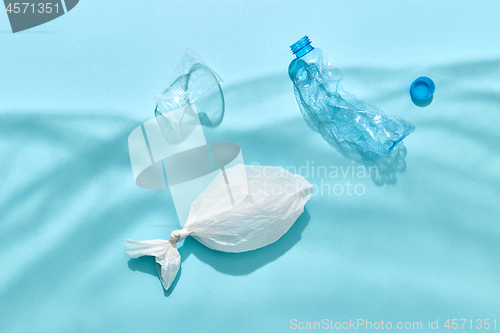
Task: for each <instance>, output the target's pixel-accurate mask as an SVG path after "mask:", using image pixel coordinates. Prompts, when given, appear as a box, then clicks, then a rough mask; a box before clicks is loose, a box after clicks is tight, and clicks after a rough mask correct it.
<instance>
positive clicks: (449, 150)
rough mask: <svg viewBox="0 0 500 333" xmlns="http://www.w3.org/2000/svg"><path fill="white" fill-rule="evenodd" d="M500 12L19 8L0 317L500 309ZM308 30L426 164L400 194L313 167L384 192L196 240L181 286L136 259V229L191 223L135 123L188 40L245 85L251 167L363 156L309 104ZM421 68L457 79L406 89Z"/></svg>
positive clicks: (408, 317) (254, 323)
mask: <svg viewBox="0 0 500 333" xmlns="http://www.w3.org/2000/svg"><path fill="white" fill-rule="evenodd" d="M306 11H307V15H308V16H309V17H310V18H311V19H310V20H308V22H307V23H304V24H300V25H299V24H296V18H297V17H299V16H303V15H304V12H306ZM499 11H500V3H499V2H498V1H493V0H491V1H481V2H464V1H462V2H457V1H439V2H436V1H422V0H421V1H399V0H392V1H389V0H388V1H380V2H375V1H325V2H317V3H314V2H313V1H310V2H307V3H305V2H303V1H302V2H295V3H290V2H285V1H276V2H270V1H256V2H235V1H216V2H202V1H183V2H180V1H178V2H172V1H170V2H169V1H151V0H147V1H141V2H132V1H117V0H110V1H106V2H103V1H97V0H85V1H84V0H82V1H80V4H79V5H78V6H76V7H75V8H74V9H73V10H72V11H71V12H70V13H68V14H67V15H64V16H62V17H61V18H59V19H56V20H54V21H52V22H49V23H47V24H45V25H42V26H40V27H37V28H35V29H33V30H30V31H27V32H25V33H19V34H15V35H13V34H11V33H8V31H9V30H10V27H9V25H8V21H7V15H6V14H3V16H2V15H0V32H2V33H0V63H1V66H0V77H1V80H0V98H1V100H0V120H1V121H0V156H1V163H0V175H2V177H3V179H2V182H1V183H0V268H1V269H0V313H1V316H0V330H1V331H2V332H27V331H33V332H69V331H82V332H91V331H92V332H97V331H102V332H138V331H139V332H169V331H174V332H236V331H237V332H284V331H289V330H290V328H289V327H290V320H291V319H297V320H298V321H303V322H305V321H320V320H322V319H325V318H326V319H330V320H333V321H334V322H335V321H349V319H352V320H356V319H358V318H363V319H368V320H370V321H373V322H375V321H381V320H384V321H392V322H394V323H396V322H398V321H401V322H407V321H410V322H413V321H421V322H423V324H424V328H426V327H427V323H428V320H429V319H432V320H433V321H434V320H435V319H438V318H439V324H440V331H443V330H446V329H445V328H443V327H442V325H443V324H444V321H445V320H446V319H448V318H449V319H453V318H468V319H474V320H476V319H485V318H490V319H495V318H496V319H497V322H498V321H499V320H500V313H499V312H500V311H499V309H500V255H499V251H500V243H499V237H500V226H499V220H500V219H499V217H500V209H499V205H498V203H499V199H500V172H499V165H500V149H499V142H500V135H499V131H498V128H499V127H500V122H499V120H498V119H499V110H500V108H499V107H500V97H499V96H500V43H498V31H499V28H500V23H499V21H498V12H499ZM305 34H308V35H309V36H311V38H312V39H313V40H314V42H315V43H316V44H317V45H321V46H322V49H323V51H324V52H325V53H326V54H328V55H329V58H330V60H331V61H332V63H333V64H334V65H335V66H337V67H339V68H341V69H342V71H343V73H344V76H345V80H344V81H343V83H344V87H345V89H346V90H347V91H350V92H352V93H353V94H355V95H357V96H359V97H360V98H363V99H365V100H366V101H367V102H369V103H371V104H373V105H376V106H377V107H380V108H381V109H383V110H385V111H386V112H387V113H388V114H394V115H398V116H401V117H403V118H405V119H407V120H408V121H410V122H411V123H413V124H414V125H415V126H416V131H415V132H414V133H413V134H412V135H411V136H410V137H408V138H407V139H406V140H405V145H406V147H407V149H408V155H407V158H406V163H407V170H406V172H405V173H403V174H399V175H398V179H397V183H396V184H395V185H392V186H383V187H377V186H375V185H374V184H373V183H372V181H371V180H370V179H369V178H358V177H351V176H349V175H346V177H345V178H344V177H343V175H342V174H341V172H340V171H339V172H340V175H339V178H330V177H327V178H325V177H324V176H322V177H317V174H315V175H314V176H313V175H312V173H311V172H310V174H309V175H306V174H305V172H303V175H305V176H308V177H307V178H308V180H309V181H310V182H311V183H314V184H316V185H319V186H320V187H321V185H322V183H321V182H322V181H323V184H328V185H330V186H334V185H335V184H345V183H346V181H348V180H349V181H350V182H351V183H354V184H358V183H359V184H362V185H363V186H364V187H365V193H364V194H363V195H361V196H357V195H352V196H349V195H347V194H345V193H344V194H343V195H340V196H336V195H334V194H331V195H315V196H314V197H313V198H312V199H311V200H310V202H309V203H308V204H307V206H306V209H307V212H306V213H305V214H304V215H303V216H302V217H301V218H300V219H299V220H298V221H297V223H296V225H295V226H294V227H293V228H292V229H291V230H290V231H289V233H287V234H286V235H285V236H284V237H283V238H282V239H281V240H279V241H278V242H276V243H274V244H272V245H270V246H269V247H266V248H263V249H260V250H258V251H253V252H249V253H244V254H226V253H219V252H214V251H211V250H208V249H206V248H205V247H203V246H202V245H200V244H199V243H197V242H196V241H194V240H193V239H190V238H188V239H187V240H186V241H185V242H184V245H183V246H182V247H181V248H180V252H181V256H182V259H183V260H184V261H183V264H182V268H181V272H180V275H181V278H180V279H179V280H178V282H177V283H176V285H175V288H173V291H172V292H169V293H167V294H164V292H163V289H162V286H161V284H160V282H159V280H158V278H157V272H156V269H155V267H154V259H152V258H149V259H150V260H148V259H138V260H130V259H129V258H128V256H127V255H126V254H125V250H124V240H125V239H127V238H132V239H154V238H167V237H168V236H169V234H170V232H171V231H172V230H174V229H176V228H177V226H178V222H177V217H176V216H175V210H174V206H173V203H172V201H171V198H170V195H169V193H168V191H154V190H144V189H141V188H139V187H137V186H136V185H135V184H134V181H133V177H132V172H131V168H130V161H129V157H128V149H127V137H128V134H129V133H130V132H131V131H132V130H133V129H134V128H135V127H136V126H138V125H139V124H141V123H142V122H144V121H146V120H149V119H150V118H152V117H153V110H154V106H155V101H154V98H153V96H154V95H155V94H157V93H158V92H159V91H160V90H161V89H162V88H163V87H164V84H165V82H166V80H167V78H168V77H169V76H170V74H171V73H172V71H173V69H174V68H175V65H176V64H177V62H178V60H179V59H180V57H181V50H182V47H183V46H190V47H191V48H193V49H194V50H195V51H196V52H197V53H199V54H200V55H201V56H202V57H203V58H205V60H206V61H207V62H208V63H209V64H210V65H211V66H212V67H213V68H214V69H215V70H216V71H217V72H218V73H219V74H220V75H221V77H222V78H223V79H224V81H225V83H224V85H223V89H224V93H225V97H226V116H225V119H224V121H223V122H222V124H221V125H220V126H219V127H218V128H215V129H210V130H207V131H206V132H205V134H206V136H207V138H208V139H209V140H211V141H229V142H234V143H237V144H239V145H240V147H241V148H242V150H243V152H244V158H245V161H246V162H247V163H252V162H258V163H261V164H263V165H280V166H284V167H286V166H295V167H296V168H297V169H298V168H299V167H300V166H305V165H307V164H308V163H309V166H311V165H312V163H313V162H314V165H315V166H328V167H331V166H337V167H339V168H340V167H341V166H342V167H344V168H347V167H349V166H352V165H353V164H352V162H351V161H349V160H346V159H345V158H343V157H342V156H341V155H340V154H339V153H337V152H336V151H335V150H334V149H332V148H331V147H329V146H328V144H327V143H326V142H324V140H323V139H322V138H321V136H319V135H317V133H314V132H313V131H311V130H310V129H309V128H308V127H307V125H306V124H305V122H304V120H303V119H302V116H301V114H300V111H299V109H298V106H297V105H296V102H295V98H294V95H293V87H292V83H291V82H290V81H289V78H288V76H287V66H288V64H289V63H290V61H291V59H292V54H291V53H290V51H289V49H288V46H289V45H291V44H292V43H293V42H295V41H296V40H297V39H298V38H300V37H302V36H304V35H305ZM418 36H426V37H425V38H417V37H418ZM257 50H258V51H259V56H258V57H256V56H255V53H256V52H257ZM421 75H426V76H429V77H432V78H433V80H434V81H435V82H436V86H437V87H439V94H436V96H435V98H434V101H433V102H432V104H431V105H429V106H428V107H426V108H417V107H416V106H415V105H413V104H412V103H411V100H410V99H409V98H408V89H409V85H410V84H411V82H412V81H413V80H414V79H415V78H416V77H418V76H421ZM310 170H311V168H310ZM302 171H304V169H303V170H302ZM325 186H326V185H325ZM324 189H326V187H324ZM161 225H163V226H161ZM165 225H167V226H165ZM498 329H500V327H498V324H497V330H498Z"/></svg>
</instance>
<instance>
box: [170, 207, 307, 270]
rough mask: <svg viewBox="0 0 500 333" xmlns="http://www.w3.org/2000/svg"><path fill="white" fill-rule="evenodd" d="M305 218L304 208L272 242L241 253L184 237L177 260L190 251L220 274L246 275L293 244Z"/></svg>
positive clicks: (303, 226)
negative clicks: (230, 251) (293, 221)
mask: <svg viewBox="0 0 500 333" xmlns="http://www.w3.org/2000/svg"><path fill="white" fill-rule="evenodd" d="M309 220H310V215H309V213H308V211H307V209H304V212H303V213H302V215H300V216H299V218H298V219H297V221H295V223H294V224H293V225H292V227H291V228H290V229H289V230H288V232H286V233H285V234H284V235H283V236H282V237H281V238H280V239H278V240H277V241H276V242H274V243H272V244H269V245H267V246H265V247H263V248H260V249H257V250H253V251H248V252H241V253H228V252H221V251H215V250H212V249H209V248H207V247H205V246H204V245H202V244H201V243H199V242H198V241H197V240H195V239H194V238H193V237H188V238H186V240H185V241H184V245H183V246H182V247H181V248H179V252H180V254H181V258H182V259H181V260H182V261H184V260H186V259H187V258H188V257H189V256H190V255H191V254H193V255H194V256H195V257H196V258H198V259H200V260H201V261H202V262H204V263H206V264H208V265H210V266H212V267H213V268H214V269H215V270H217V271H219V272H221V273H224V274H230V275H247V274H250V273H252V272H254V271H256V270H257V269H259V268H261V267H263V266H265V265H267V264H268V263H270V262H272V261H274V260H276V259H278V258H279V257H281V256H282V255H283V254H285V253H286V252H287V251H288V250H290V249H291V248H292V247H293V246H294V245H295V244H297V243H298V242H299V241H300V239H301V235H302V232H303V231H304V229H305V228H306V226H307V225H308V224H309ZM193 273H195V272H190V274H193Z"/></svg>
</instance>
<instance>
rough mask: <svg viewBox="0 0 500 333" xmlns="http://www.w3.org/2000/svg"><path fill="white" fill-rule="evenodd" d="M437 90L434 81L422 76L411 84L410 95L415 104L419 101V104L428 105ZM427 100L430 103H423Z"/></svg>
mask: <svg viewBox="0 0 500 333" xmlns="http://www.w3.org/2000/svg"><path fill="white" fill-rule="evenodd" d="M435 90H436V86H435V85H434V81H432V80H431V79H430V78H428V77H427V76H421V77H419V78H417V79H416V80H415V81H413V83H412V84H411V86H410V95H411V98H412V100H413V102H414V103H415V104H417V103H418V104H417V106H427V105H429V104H430V102H431V101H432V96H433V95H434V91H435ZM416 102H417V103H416ZM426 102H429V103H428V104H427V105H423V104H425V103H426Z"/></svg>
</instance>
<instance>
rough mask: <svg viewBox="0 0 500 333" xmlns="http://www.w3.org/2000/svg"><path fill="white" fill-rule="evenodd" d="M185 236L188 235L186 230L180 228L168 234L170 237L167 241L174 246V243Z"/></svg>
mask: <svg viewBox="0 0 500 333" xmlns="http://www.w3.org/2000/svg"><path fill="white" fill-rule="evenodd" d="M187 236H189V232H188V231H186V230H184V229H182V230H174V231H172V233H171V234H170V238H169V239H168V241H169V242H170V243H172V245H174V246H175V244H176V243H179V242H180V241H181V240H183V239H184V238H186V237H187Z"/></svg>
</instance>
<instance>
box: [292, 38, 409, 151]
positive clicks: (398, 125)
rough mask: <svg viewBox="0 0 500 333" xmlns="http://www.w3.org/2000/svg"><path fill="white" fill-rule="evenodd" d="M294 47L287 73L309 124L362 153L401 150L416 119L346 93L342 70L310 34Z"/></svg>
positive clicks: (338, 143) (342, 145) (346, 148)
mask: <svg viewBox="0 0 500 333" xmlns="http://www.w3.org/2000/svg"><path fill="white" fill-rule="evenodd" d="M290 48H291V49H292V52H293V53H294V54H295V55H296V56H297V58H296V59H294V60H292V62H291V63H290V66H289V68H288V74H289V76H290V79H291V80H292V81H293V85H294V88H295V97H296V100H297V103H298V104H299V107H300V111H301V112H302V115H303V117H304V119H305V121H306V122H307V124H308V125H309V127H311V128H312V129H313V130H315V131H317V132H319V133H320V134H321V135H322V136H323V138H324V139H325V140H326V141H327V142H329V143H330V144H331V145H335V146H338V147H340V150H344V151H352V150H353V149H352V148H354V149H355V150H357V151H358V152H359V154H360V155H361V157H362V158H363V159H366V158H379V157H389V158H391V155H392V154H393V152H394V151H398V153H397V154H398V155H399V150H400V149H402V148H404V146H402V140H403V139H404V138H405V137H407V136H408V135H409V134H410V133H412V132H413V131H414V130H415V127H414V126H413V125H411V124H409V123H407V122H406V121H404V120H403V119H401V118H399V117H396V116H388V115H386V114H384V112H383V111H382V110H380V109H378V108H376V107H374V106H372V105H370V104H368V103H366V102H365V101H363V100H361V99H359V98H357V97H356V96H354V95H352V94H349V93H347V92H346V91H345V90H344V89H343V88H342V85H341V83H340V81H341V80H342V77H343V75H342V72H341V71H340V70H339V69H338V68H336V67H335V66H333V65H332V64H331V63H330V62H329V61H328V59H327V58H326V56H325V55H323V53H322V51H321V50H320V49H318V48H313V47H312V45H311V42H310V40H309V38H308V37H307V36H305V37H303V38H302V39H300V40H299V41H298V42H296V43H295V44H293V45H292V46H291V47H290ZM348 155H349V154H348ZM404 155H406V150H405V151H404Z"/></svg>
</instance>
